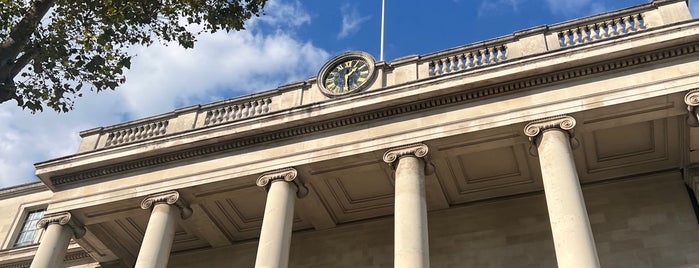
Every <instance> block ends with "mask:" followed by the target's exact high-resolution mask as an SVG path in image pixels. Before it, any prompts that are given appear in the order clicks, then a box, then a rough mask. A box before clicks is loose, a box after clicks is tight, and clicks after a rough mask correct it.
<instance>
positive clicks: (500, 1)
mask: <svg viewBox="0 0 699 268" xmlns="http://www.w3.org/2000/svg"><path fill="white" fill-rule="evenodd" d="M523 1H524V0H496V1H492V0H485V1H482V2H481V4H480V5H479V6H478V17H482V16H489V15H493V14H503V13H504V12H506V11H507V12H509V11H514V12H519V5H520V4H521V3H522V2H523Z"/></svg>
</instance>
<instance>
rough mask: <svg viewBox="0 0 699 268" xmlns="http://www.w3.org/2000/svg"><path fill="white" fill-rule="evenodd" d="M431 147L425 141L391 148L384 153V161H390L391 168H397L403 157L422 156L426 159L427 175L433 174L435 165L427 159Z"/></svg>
mask: <svg viewBox="0 0 699 268" xmlns="http://www.w3.org/2000/svg"><path fill="white" fill-rule="evenodd" d="M428 151H429V148H428V147H427V145H425V144H423V143H414V144H408V145H403V146H400V147H396V148H391V149H389V150H388V151H386V153H384V154H383V161H384V162H386V163H388V165H389V166H391V168H393V169H394V170H395V169H396V165H397V164H398V161H396V160H399V159H400V158H401V157H405V156H414V157H417V158H422V159H423V161H425V175H429V174H432V172H434V166H433V165H432V163H431V162H430V161H429V159H427V152H428Z"/></svg>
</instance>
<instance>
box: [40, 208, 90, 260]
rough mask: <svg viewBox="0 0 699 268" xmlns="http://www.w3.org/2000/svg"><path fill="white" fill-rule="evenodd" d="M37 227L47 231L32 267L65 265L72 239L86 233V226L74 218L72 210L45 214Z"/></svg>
mask: <svg viewBox="0 0 699 268" xmlns="http://www.w3.org/2000/svg"><path fill="white" fill-rule="evenodd" d="M37 227H39V228H41V229H46V231H45V232H44V234H43V237H42V238H41V243H40V244H39V249H37V251H36V255H35V256H34V260H32V265H31V267H32V268H45V267H46V268H48V267H63V259H64V258H65V256H66V250H68V244H70V239H71V238H72V237H75V238H76V239H79V238H81V237H82V236H83V235H85V228H84V227H83V226H82V224H81V223H80V222H78V221H77V220H76V219H73V218H72V215H71V214H70V212H59V213H52V214H47V215H44V217H43V218H41V220H39V222H38V223H37Z"/></svg>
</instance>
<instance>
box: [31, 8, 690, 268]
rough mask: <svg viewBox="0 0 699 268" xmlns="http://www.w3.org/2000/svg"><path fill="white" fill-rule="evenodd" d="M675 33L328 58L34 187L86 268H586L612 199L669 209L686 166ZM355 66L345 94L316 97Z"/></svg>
mask: <svg viewBox="0 0 699 268" xmlns="http://www.w3.org/2000/svg"><path fill="white" fill-rule="evenodd" d="M678 16H679V17H680V18H677V17H678ZM682 16H684V17H682ZM686 16H688V11H687V10H686V5H685V3H684V1H655V2H653V3H651V4H647V5H643V6H639V7H635V8H631V9H628V10H621V11H618V12H612V13H607V14H602V15H599V16H594V17H590V18H584V19H581V20H580V21H572V22H567V23H563V24H559V25H552V26H550V27H548V28H535V29H530V30H526V31H521V32H518V33H516V34H513V35H512V36H506V37H502V38H498V39H494V40H489V41H486V42H482V43H478V44H474V45H467V46H463V47H459V48H454V49H450V50H446V51H442V52H437V53H433V54H429V55H422V56H415V57H406V58H401V59H398V60H395V61H392V62H374V59H373V58H370V56H367V55H366V54H365V53H347V54H342V55H338V57H336V58H334V59H332V60H330V61H329V62H328V65H327V66H326V67H327V68H324V69H323V70H325V69H327V70H329V71H328V73H325V72H324V71H323V70H321V71H320V72H319V74H318V77H316V78H312V79H309V80H308V81H302V82H297V83H292V84H288V85H284V86H282V87H279V88H278V89H276V90H272V91H269V92H262V93H259V94H255V95H251V96H246V97H241V98H237V99H232V100H226V101H221V102H216V103H212V104H206V105H202V106H193V107H187V108H182V109H179V110H176V111H173V112H172V113H168V114H163V115H159V116H155V117H152V118H146V119H143V120H139V121H136V122H128V123H124V124H120V125H116V126H111V127H106V128H99V129H93V130H88V131H85V132H83V133H82V136H83V142H82V144H81V146H80V151H79V153H78V154H75V155H72V156H68V157H65V158H60V159H56V160H51V161H47V162H44V163H40V164H38V165H37V174H38V175H39V177H41V178H42V180H43V181H44V182H45V183H46V184H47V185H49V187H51V188H52V189H53V190H54V191H55V192H56V194H55V195H54V196H53V198H52V202H51V204H50V206H49V209H48V211H49V212H50V213H55V212H70V213H71V214H72V215H73V216H74V218H75V219H76V220H78V221H79V222H80V223H81V225H82V226H84V227H85V229H87V234H86V235H85V236H84V237H82V238H80V239H78V243H79V244H80V245H81V246H82V247H84V248H87V249H89V250H90V251H89V252H91V254H94V255H95V258H97V259H98V261H100V262H104V263H107V262H118V263H122V264H123V265H125V266H133V265H135V266H137V267H161V266H163V267H164V266H165V265H167V266H168V267H187V266H189V267H191V266H197V265H200V266H209V267H213V266H217V265H221V264H223V263H225V264H226V265H233V266H243V267H249V266H252V265H255V266H257V267H287V266H289V267H298V266H312V265H326V266H332V264H336V265H338V266H340V267H342V266H343V265H344V266H347V267H349V266H350V265H352V264H353V263H354V265H355V266H366V267H371V266H381V265H384V266H385V265H389V264H392V265H394V266H395V267H429V266H430V264H432V265H433V266H445V265H447V264H452V265H456V264H459V263H461V264H470V265H472V266H484V265H495V264H493V263H492V262H500V264H502V265H503V266H505V265H507V264H512V263H515V262H516V263H519V264H523V265H524V264H531V265H534V264H536V262H537V261H539V262H544V263H548V264H552V263H557V264H558V265H559V266H561V267H576V265H579V267H599V266H600V265H602V266H604V264H609V263H612V262H613V260H612V258H609V257H607V256H611V255H612V254H613V253H614V252H615V251H614V250H616V244H614V243H616V242H617V241H614V238H616V236H612V235H610V234H608V233H606V232H608V231H609V230H608V229H605V228H617V227H618V225H615V224H616V223H617V222H615V220H619V219H616V218H615V216H614V215H615V214H613V213H610V212H609V210H608V209H617V206H619V204H625V203H624V202H629V201H627V200H631V196H633V195H634V193H633V192H624V189H636V190H637V191H639V192H643V193H647V194H652V193H651V191H650V190H648V189H649V188H653V187H655V188H657V189H665V190H666V193H672V194H668V195H670V196H673V197H677V196H678V195H677V194H676V193H677V191H678V189H680V190H683V189H684V188H678V187H679V186H682V183H683V182H682V180H683V179H684V180H687V179H686V178H683V177H682V175H681V174H680V172H679V171H678V170H680V169H682V168H685V167H687V166H688V163H697V160H699V159H697V158H696V157H695V156H696V155H695V153H693V152H694V150H691V149H689V147H688V144H690V145H691V144H694V143H696V138H695V136H696V135H693V134H696V128H694V127H692V124H691V118H692V117H691V115H692V113H696V112H695V110H696V109H694V108H691V107H696V105H695V104H693V102H691V101H685V99H687V100H690V99H692V98H691V97H689V96H690V95H691V96H694V95H692V94H695V93H694V92H696V91H695V89H696V88H697V85H699V66H698V65H697V64H696V62H697V60H698V59H699V47H698V46H697V43H696V41H699V34H698V33H699V23H697V22H694V21H685V22H683V23H676V24H673V23H674V22H678V21H683V20H686V19H688V18H687V17H686ZM639 18H642V19H639ZM609 21H613V22H621V23H622V25H624V27H626V26H628V27H629V28H628V30H624V31H619V28H615V27H611V28H609V27H610V26H609V25H615V24H606V23H607V22H609ZM624 21H626V23H627V24H624ZM632 22H633V24H632ZM590 25H592V26H590ZM595 25H597V26H595ZM604 25H607V26H604ZM593 26H595V27H597V28H595V27H593ZM591 27H592V28H591ZM600 27H601V28H600ZM605 27H607V28H605ZM600 29H602V31H604V33H608V31H612V30H614V31H617V33H615V34H614V35H613V36H609V35H604V34H602V33H601V32H599V31H600ZM610 29H611V30H610ZM576 37H577V38H576ZM630 48H632V49H630ZM360 61H361V62H362V64H366V66H373V67H374V69H371V70H368V69H367V72H368V73H365V74H362V76H358V78H356V81H354V82H355V84H353V86H352V87H349V86H348V87H347V88H348V92H347V93H343V91H342V90H339V89H342V88H343V86H338V85H335V84H332V85H335V87H334V88H335V90H334V91H333V90H330V88H326V89H325V90H322V87H323V86H325V85H324V84H322V82H319V81H320V80H322V79H323V78H327V77H326V76H329V75H331V74H332V75H338V74H335V73H332V72H333V70H334V72H336V73H339V71H338V69H337V68H333V67H335V66H336V65H337V64H341V63H343V62H360ZM362 66H364V65H362ZM361 71H362V70H359V69H357V70H354V71H353V72H348V73H346V74H345V75H347V78H346V79H348V80H347V81H346V82H345V83H350V82H352V80H351V79H350V77H351V76H352V75H353V74H355V73H358V74H359V73H360V72H361ZM338 81H339V82H338ZM338 81H333V83H340V82H344V81H340V80H338ZM330 87H332V86H330ZM338 88H339V89H338ZM350 88H351V90H349V89H350ZM349 91H351V92H349ZM688 107H689V108H688ZM687 118H690V120H687ZM688 122H689V123H688ZM619 185H622V186H619ZM616 192H619V193H620V194H618V195H615V193H616ZM660 192H662V191H660V190H659V193H660ZM588 193H589V194H590V195H592V196H593V198H588ZM685 194H686V193H685ZM662 196H664V195H662ZM662 196H659V197H658V198H662ZM614 198H617V199H614ZM683 198H686V196H683ZM612 199H614V200H621V201H616V203H615V202H612V201H609V200H612ZM622 201H623V202H622ZM673 202H678V203H681V202H683V201H678V200H672V202H668V204H676V203H673ZM139 204H141V205H140V206H139ZM601 204H602V205H601ZM687 204H689V203H687ZM651 205H652V204H648V206H651ZM676 207H682V206H676ZM632 208H635V207H632ZM644 208H645V207H644ZM639 211H640V209H639ZM646 211H655V210H646ZM639 213H646V212H639ZM658 213H662V212H658ZM644 215H645V214H644ZM663 215H664V214H663ZM682 215H685V214H682ZM630 217H631V216H630ZM648 217H650V216H648ZM658 217H660V218H662V217H664V216H658ZM619 221H627V219H621V220H619ZM608 222H613V223H614V224H612V223H610V224H608V225H607V223H608ZM456 223H458V224H456ZM641 224H642V223H641ZM49 227H51V225H49ZM639 228H640V227H639ZM644 228H645V227H644ZM648 228H650V227H648ZM48 231H49V229H47V233H48ZM53 232H55V231H52V233H53ZM609 232H611V231H609ZM56 233H60V232H56ZM66 233H67V232H66ZM67 234H68V233H67ZM598 235H599V237H601V239H600V238H598ZM59 236H60V235H59ZM60 237H68V236H67V235H65V236H60ZM610 237H614V238H610ZM76 238H77V236H76ZM58 240H60V241H57V242H55V243H48V242H47V243H42V247H44V245H46V247H48V245H49V244H51V245H54V246H55V247H57V248H60V247H63V243H64V242H65V240H66V239H58ZM47 241H48V240H47ZM639 243H640V242H639ZM629 244H631V245H630V246H635V245H636V244H638V243H636V242H633V243H631V242H629ZM641 244H642V243H641ZM66 245H67V244H66ZM639 247H642V246H639ZM446 252H449V254H447V253H446ZM474 252H475V253H474ZM572 252H574V253H575V254H571V253H572ZM476 253H477V254H476ZM470 254H475V255H470ZM498 254H502V256H501V257H498ZM508 254H510V255H508ZM58 255H60V252H58ZM508 256H514V257H512V258H508ZM527 256H529V257H527ZM486 257H487V258H486ZM480 258H483V259H487V260H483V259H480ZM518 258H520V259H518ZM622 259H623V258H622ZM508 261H510V262H508Z"/></svg>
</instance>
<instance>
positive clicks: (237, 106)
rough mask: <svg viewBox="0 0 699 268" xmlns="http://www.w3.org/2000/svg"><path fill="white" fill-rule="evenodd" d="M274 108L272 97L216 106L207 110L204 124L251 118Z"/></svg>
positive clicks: (209, 124)
mask: <svg viewBox="0 0 699 268" xmlns="http://www.w3.org/2000/svg"><path fill="white" fill-rule="evenodd" d="M271 108H272V98H269V97H267V98H262V99H257V100H252V101H248V102H244V103H233V104H229V105H226V106H222V107H216V108H214V109H211V110H209V111H207V112H206V118H205V119H204V126H212V125H218V124H223V123H226V122H230V121H235V120H240V119H245V118H250V117H253V116H257V115H262V114H266V113H269V112H270V111H271Z"/></svg>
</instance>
